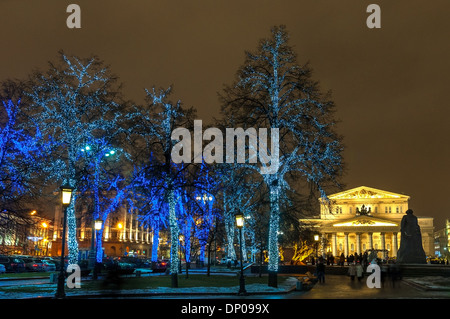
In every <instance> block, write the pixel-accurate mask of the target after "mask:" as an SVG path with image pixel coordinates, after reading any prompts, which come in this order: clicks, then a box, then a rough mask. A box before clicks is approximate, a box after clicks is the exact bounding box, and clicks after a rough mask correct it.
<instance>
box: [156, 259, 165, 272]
mask: <svg viewBox="0 0 450 319" xmlns="http://www.w3.org/2000/svg"><path fill="white" fill-rule="evenodd" d="M167 267H169V260H166V259H163V260H158V261H157V262H156V263H154V265H153V269H152V270H153V272H165V271H166V269H167Z"/></svg>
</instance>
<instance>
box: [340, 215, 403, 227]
mask: <svg viewBox="0 0 450 319" xmlns="http://www.w3.org/2000/svg"><path fill="white" fill-rule="evenodd" d="M332 226H333V227H360V226H370V227H377V226H394V227H396V226H398V223H397V222H395V221H392V220H388V219H382V218H375V217H372V216H357V217H354V218H350V219H346V220H341V221H335V222H334V223H333V224H332Z"/></svg>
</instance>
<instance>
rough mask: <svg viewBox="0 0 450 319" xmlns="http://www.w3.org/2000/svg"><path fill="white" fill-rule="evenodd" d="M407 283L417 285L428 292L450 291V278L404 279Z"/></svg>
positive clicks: (425, 277)
mask: <svg viewBox="0 0 450 319" xmlns="http://www.w3.org/2000/svg"><path fill="white" fill-rule="evenodd" d="M404 279H405V280H406V281H408V282H411V283H413V284H416V285H417V286H419V287H421V288H422V289H426V290H441V291H450V277H442V276H424V277H410V278H404Z"/></svg>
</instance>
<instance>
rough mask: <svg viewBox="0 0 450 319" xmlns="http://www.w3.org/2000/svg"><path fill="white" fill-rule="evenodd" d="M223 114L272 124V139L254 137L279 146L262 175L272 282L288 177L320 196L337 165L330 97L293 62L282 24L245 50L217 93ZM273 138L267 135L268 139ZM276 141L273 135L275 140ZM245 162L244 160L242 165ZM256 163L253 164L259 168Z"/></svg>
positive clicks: (338, 146)
mask: <svg viewBox="0 0 450 319" xmlns="http://www.w3.org/2000/svg"><path fill="white" fill-rule="evenodd" d="M221 99H222V103H223V111H224V116H225V118H233V120H235V121H236V122H237V123H239V124H241V125H242V126H243V127H244V128H249V127H256V128H268V129H271V130H272V129H278V132H279V141H278V145H272V147H268V146H267V145H264V144H263V143H261V142H260V143H259V152H261V148H263V150H264V151H265V152H266V154H271V152H275V149H274V146H275V147H276V146H278V149H279V161H278V163H275V164H278V169H277V170H275V171H274V172H271V173H270V174H265V175H263V176H262V177H263V179H264V182H265V184H266V185H267V187H268V190H269V200H270V222H269V236H268V237H269V238H268V239H269V242H268V251H269V265H268V267H269V269H268V270H269V285H270V286H276V285H277V280H276V274H277V271H278V258H279V256H278V236H279V229H280V216H281V214H282V212H281V210H280V205H282V201H285V200H287V196H286V195H287V193H286V192H287V190H291V189H293V188H295V187H294V186H295V184H293V182H295V183H298V181H299V180H303V181H305V183H309V184H312V185H314V186H315V187H317V189H318V191H319V192H320V194H321V196H323V197H326V192H325V187H326V186H327V185H328V184H329V183H330V181H332V182H335V181H336V177H337V176H339V174H340V172H341V168H342V158H341V152H342V146H341V144H340V137H339V136H337V134H336V133H335V132H334V126H335V121H334V120H333V109H334V103H333V102H332V101H331V100H330V96H329V94H323V93H321V92H320V89H319V86H318V83H317V82H314V81H313V80H312V79H311V69H310V68H309V67H308V65H305V66H299V65H298V64H297V62H296V56H295V53H294V51H293V50H292V48H291V47H290V46H289V45H288V34H287V31H286V29H285V27H284V26H280V27H274V28H272V37H271V38H269V39H264V40H261V41H260V43H259V46H258V49H257V51H256V52H255V53H249V52H247V53H246V60H245V63H244V65H243V66H242V67H241V68H240V69H239V70H238V72H237V80H236V81H235V82H234V83H233V84H232V85H230V86H227V87H226V88H225V89H224V92H223V94H222V96H221ZM273 142H274V141H272V143H273ZM275 142H276V141H275ZM246 166H247V167H248V166H250V165H246ZM258 166H260V165H257V164H253V167H254V168H255V170H256V169H257V170H258V171H259V169H260V167H258Z"/></svg>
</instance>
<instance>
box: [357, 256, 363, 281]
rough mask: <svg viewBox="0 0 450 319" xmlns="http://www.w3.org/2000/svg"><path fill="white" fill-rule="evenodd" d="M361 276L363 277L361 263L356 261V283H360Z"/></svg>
mask: <svg viewBox="0 0 450 319" xmlns="http://www.w3.org/2000/svg"><path fill="white" fill-rule="evenodd" d="M363 275H364V270H363V267H362V265H361V263H360V262H359V261H358V262H357V263H356V277H357V278H358V281H361V279H362V277H363Z"/></svg>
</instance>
